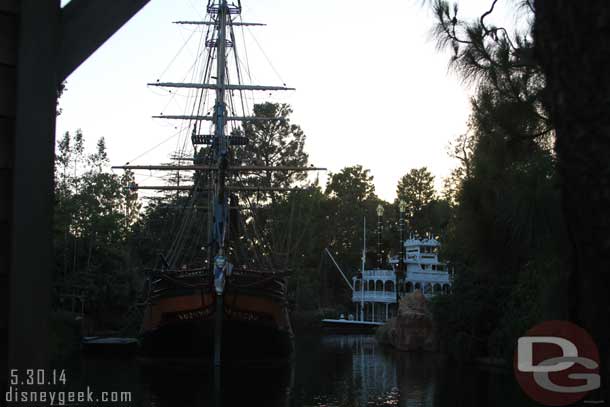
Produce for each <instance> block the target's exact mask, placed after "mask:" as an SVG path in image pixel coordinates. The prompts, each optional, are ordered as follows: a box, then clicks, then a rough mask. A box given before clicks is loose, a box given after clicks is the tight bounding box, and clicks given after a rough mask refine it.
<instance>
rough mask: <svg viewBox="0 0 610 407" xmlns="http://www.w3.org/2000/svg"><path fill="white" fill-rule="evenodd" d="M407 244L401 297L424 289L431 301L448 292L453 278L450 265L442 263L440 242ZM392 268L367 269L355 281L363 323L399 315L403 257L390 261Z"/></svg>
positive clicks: (357, 300) (358, 315)
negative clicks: (397, 280)
mask: <svg viewBox="0 0 610 407" xmlns="http://www.w3.org/2000/svg"><path fill="white" fill-rule="evenodd" d="M404 245H405V258H404V264H405V266H406V275H405V279H404V282H403V281H400V282H399V284H398V294H399V295H402V294H403V293H408V292H412V291H414V290H421V291H422V293H423V294H424V295H425V296H426V297H428V298H429V297H432V296H434V295H437V294H442V293H448V292H449V291H450V290H451V281H452V275H451V273H450V271H449V269H448V267H447V265H446V264H445V263H442V262H440V261H439V260H438V250H439V248H440V245H441V244H440V243H439V241H438V240H436V239H434V238H429V239H413V238H411V239H408V240H406V241H405V242H404ZM390 265H391V267H392V269H391V270H381V269H372V270H364V272H363V273H359V275H358V276H356V277H354V278H353V285H352V286H353V287H354V291H353V294H352V302H354V304H356V308H357V312H356V315H357V317H358V318H359V320H363V321H372V322H384V321H386V320H387V319H388V318H390V317H392V316H393V315H394V314H395V313H396V297H397V284H396V271H397V270H398V267H399V257H398V256H396V257H394V258H392V259H390ZM362 280H364V284H363V283H362Z"/></svg>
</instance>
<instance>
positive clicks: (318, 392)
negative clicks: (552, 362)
mask: <svg viewBox="0 0 610 407" xmlns="http://www.w3.org/2000/svg"><path fill="white" fill-rule="evenodd" d="M70 371H71V376H72V377H74V378H76V377H78V378H80V379H79V380H75V381H73V382H72V387H74V388H75V389H78V387H83V386H86V385H90V386H91V388H93V389H94V390H95V389H98V390H100V391H107V390H119V391H126V390H128V391H130V392H131V393H132V395H133V399H132V402H131V403H128V404H122V405H129V406H142V407H152V406H154V407H170V406H171V407H182V406H184V407H203V406H241V405H244V406H269V407H274V406H277V407H280V406H281V407H284V406H294V407H302V406H328V407H331V406H337V407H356V406H367V407H368V406H407V407H415V406H426V407H453V406H468V407H487V406H490V405H493V406H500V407H502V406H507V407H508V406H511V407H512V406H515V405H519V406H523V405H526V406H527V405H535V404H534V403H531V402H529V401H528V400H527V399H526V398H525V396H523V395H522V393H521V391H520V390H519V388H518V386H517V384H516V382H515V380H514V378H513V377H512V374H511V373H510V372H502V371H489V370H482V369H477V368H472V367H471V368H457V367H453V366H451V365H449V364H447V363H446V361H444V360H443V359H442V357H440V356H438V355H433V354H413V353H404V352H396V351H393V350H389V349H386V348H383V347H381V346H380V345H378V344H377V342H376V340H375V339H374V337H372V336H357V335H350V336H324V337H301V338H299V339H298V340H297V342H296V352H295V357H294V359H293V360H292V361H291V362H289V363H283V364H276V365H272V366H265V367H256V368H255V367H247V366H238V367H237V366H236V367H225V368H224V369H223V371H222V375H221V376H220V377H221V382H220V391H219V392H215V390H214V389H215V386H214V375H213V374H212V371H211V370H210V369H209V368H206V367H186V366H180V365H175V366H167V365H147V364H142V363H140V362H138V361H136V360H127V361H125V360H112V359H81V360H79V361H78V362H77V363H76V364H75V365H74V366H72V367H71V368H70Z"/></svg>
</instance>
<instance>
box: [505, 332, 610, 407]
mask: <svg viewBox="0 0 610 407" xmlns="http://www.w3.org/2000/svg"><path fill="white" fill-rule="evenodd" d="M513 368H514V371H515V377H516V378H517V381H518V382H519V385H521V388H522V389H523V391H524V392H525V393H526V394H527V395H528V396H529V397H531V398H532V399H534V400H535V401H537V402H538V403H541V404H544V405H547V406H565V405H568V404H573V403H576V402H578V401H580V400H582V399H583V398H584V397H585V396H586V395H587V394H588V393H589V392H590V391H591V390H595V389H597V388H599V387H600V376H599V351H598V350H597V346H596V345H595V342H594V341H593V338H591V335H589V334H588V333H587V331H585V330H584V329H582V328H581V327H579V326H578V325H576V324H573V323H572V322H568V321H546V322H543V323H541V324H538V325H536V326H535V327H533V328H532V329H530V330H529V331H527V332H526V334H525V335H524V336H522V337H520V338H519V340H518V342H517V348H516V350H515V355H514V360H513Z"/></svg>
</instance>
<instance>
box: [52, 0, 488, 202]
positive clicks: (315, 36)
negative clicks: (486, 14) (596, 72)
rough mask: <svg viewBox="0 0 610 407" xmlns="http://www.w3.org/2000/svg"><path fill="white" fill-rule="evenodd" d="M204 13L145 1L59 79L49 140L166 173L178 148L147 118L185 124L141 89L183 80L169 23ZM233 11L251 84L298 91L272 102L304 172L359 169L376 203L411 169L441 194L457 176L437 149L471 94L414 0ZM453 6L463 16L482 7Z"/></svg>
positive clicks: (176, 31)
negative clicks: (77, 135) (303, 156)
mask: <svg viewBox="0 0 610 407" xmlns="http://www.w3.org/2000/svg"><path fill="white" fill-rule="evenodd" d="M64 3H65V1H64ZM205 3H206V2H205V1H200V0H151V1H150V3H149V4H148V5H147V6H145V7H144V8H143V9H142V11H140V12H139V13H138V14H137V15H136V16H135V17H134V18H132V19H131V20H130V21H129V22H128V23H127V24H126V25H125V26H124V27H123V28H122V29H121V30H120V31H119V32H117V33H116V34H115V35H114V36H113V37H112V38H111V39H110V40H109V41H107V42H106V43H105V44H104V45H103V46H102V47H101V48H100V49H99V50H98V51H97V52H96V53H95V54H94V55H93V56H92V57H91V58H89V59H88V60H87V61H86V62H85V63H84V64H83V65H82V66H81V67H79V68H78V69H77V70H76V71H75V72H74V73H73V74H72V75H71V76H70V77H69V78H68V80H67V82H68V84H67V91H66V92H65V94H64V95H63V96H62V97H61V99H60V106H61V108H62V110H63V113H62V114H61V115H60V116H59V118H58V121H57V134H58V137H59V136H60V135H61V134H63V133H64V132H66V131H73V130H76V129H77V128H81V129H82V130H83V132H84V134H85V137H86V138H87V140H88V143H89V144H90V145H92V144H93V143H95V141H96V140H97V139H98V138H99V137H102V136H103V137H105V139H106V143H107V147H108V154H109V157H110V160H111V162H112V164H123V163H125V162H128V161H129V162H131V164H156V163H159V162H164V161H165V162H167V161H168V157H169V155H170V153H171V152H172V151H173V150H174V149H175V148H176V146H177V143H178V142H179V141H178V137H172V135H174V134H175V133H176V132H177V129H176V126H177V123H175V122H173V123H170V122H169V121H166V120H154V119H151V117H150V116H151V115H155V114H159V113H160V112H163V113H164V114H172V113H177V114H182V113H183V112H182V111H181V110H180V109H179V101H176V99H177V98H176V97H173V98H172V97H171V96H170V95H168V93H167V92H162V91H160V90H159V89H155V88H149V87H147V86H146V83H147V82H154V81H156V80H157V79H161V80H166V81H181V80H183V79H184V77H185V74H186V72H187V71H188V69H189V67H190V66H191V65H192V63H193V61H192V60H193V58H194V52H193V51H192V49H191V46H192V44H191V43H192V42H194V41H192V40H191V41H187V39H188V38H189V37H191V33H192V31H193V30H194V29H195V28H193V27H185V26H178V25H174V24H172V23H171V22H172V21H176V20H185V19H187V20H195V19H201V18H203V15H204V6H205ZM242 3H243V7H244V10H243V13H242V15H243V19H244V21H254V22H264V23H266V24H267V26H266V27H261V28H250V29H248V30H247V31H245V41H246V45H247V46H248V56H249V61H250V65H251V68H252V71H253V72H254V79H255V80H256V82H258V83H262V84H266V85H282V83H284V82H285V83H286V84H287V85H288V86H291V87H295V88H296V89H297V90H296V92H289V93H285V94H283V95H279V96H277V97H275V98H274V99H273V100H275V101H281V102H286V103H289V104H291V105H292V107H293V109H294V114H293V122H294V123H296V124H299V125H300V126H301V127H302V128H303V129H304V131H305V133H306V135H307V142H306V150H307V152H308V153H309V155H310V162H311V163H313V164H315V165H317V166H325V167H328V168H329V170H330V171H332V172H336V171H338V170H340V169H341V168H342V167H344V166H348V165H355V164H362V165H363V166H364V167H365V168H368V169H370V170H371V173H372V175H373V176H374V177H375V178H374V182H375V187H376V191H377V193H378V195H379V196H380V197H382V198H383V199H386V200H393V199H394V197H395V190H396V183H397V181H398V179H399V178H400V177H401V176H402V175H404V174H405V173H406V172H407V171H408V170H409V169H411V168H417V167H421V166H427V167H428V168H429V169H430V170H431V172H432V173H433V174H434V175H435V176H436V179H437V187H438V188H440V186H441V185H442V178H443V177H445V176H447V175H448V174H449V172H450V170H451V168H452V167H453V166H454V165H455V163H454V162H453V161H452V160H451V159H449V157H448V156H447V145H448V143H449V142H450V141H451V140H452V139H454V138H455V137H456V136H457V135H458V134H460V133H462V132H464V131H465V129H466V122H467V119H468V115H469V111H470V106H469V97H470V94H471V90H469V89H468V88H467V87H466V86H463V85H462V84H461V83H460V80H459V78H458V77H457V76H456V75H455V74H453V73H451V72H449V71H448V69H447V62H448V58H449V55H448V54H447V53H439V52H438V51H437V50H436V48H435V43H434V41H433V40H431V37H430V29H431V27H432V25H433V23H434V18H433V16H432V14H431V12H430V11H429V9H428V7H425V6H422V2H421V1H420V0H387V1H383V2H381V1H364V0H250V1H248V0H243V1H242ZM462 3H464V4H466V6H467V8H463V9H462V11H461V12H462V13H463V14H464V15H478V14H480V13H481V11H482V10H485V8H486V7H487V6H488V4H489V2H488V1H487V0H468V1H462ZM192 37H193V38H196V37H197V36H196V35H193V36H192ZM185 43H187V45H186V46H185V48H184V49H183V50H182V52H181V53H180V54H179V55H178V57H176V58H175V56H176V54H177V53H178V50H179V49H180V48H181V47H182V46H183V44H185ZM259 45H260V47H259ZM261 50H262V51H261ZM268 60H269V61H271V63H269V62H268ZM266 96H267V95H266V94H263V95H262V96H261V97H260V99H259V100H260V101H262V100H265V97H266ZM174 106H175V107H176V108H175V109H174V108H173V107H174ZM164 140H167V141H166V142H165V143H163V144H161V145H159V146H158V147H157V148H153V147H154V146H156V145H158V144H160V143H162V142H163V141H164ZM149 150H150V151H149ZM138 174H141V175H139V176H138V180H139V182H141V183H142V184H159V183H161V181H160V180H158V179H156V178H154V177H151V176H150V175H156V174H149V173H148V172H138ZM321 179H324V178H323V177H321Z"/></svg>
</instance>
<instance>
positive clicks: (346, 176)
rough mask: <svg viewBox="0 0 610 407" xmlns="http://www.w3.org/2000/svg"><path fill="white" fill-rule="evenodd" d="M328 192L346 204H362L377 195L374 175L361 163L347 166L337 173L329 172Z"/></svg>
mask: <svg viewBox="0 0 610 407" xmlns="http://www.w3.org/2000/svg"><path fill="white" fill-rule="evenodd" d="M326 194H327V195H329V196H331V197H333V198H337V199H338V200H339V201H340V202H344V203H346V204H351V205H357V204H361V203H362V202H365V201H366V200H368V199H372V198H374V197H375V185H373V176H372V175H371V174H370V171H369V170H365V169H363V168H362V166H361V165H354V166H352V167H345V168H343V169H342V170H341V171H339V172H338V173H336V174H333V173H330V174H329V178H328V182H327V184H326Z"/></svg>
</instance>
